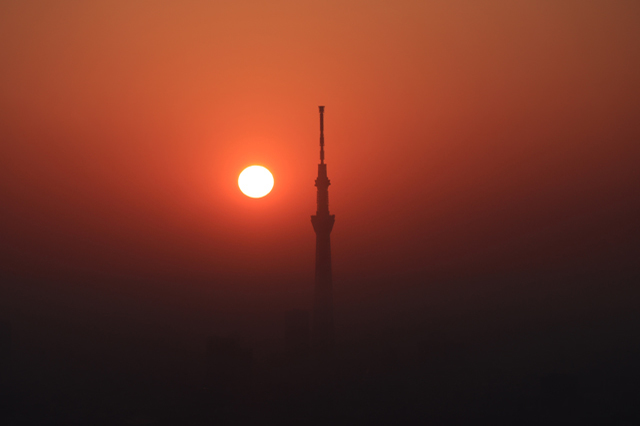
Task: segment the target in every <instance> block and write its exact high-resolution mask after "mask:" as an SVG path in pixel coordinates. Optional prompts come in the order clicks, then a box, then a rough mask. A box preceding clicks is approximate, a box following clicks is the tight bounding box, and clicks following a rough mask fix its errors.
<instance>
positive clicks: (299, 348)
mask: <svg viewBox="0 0 640 426" xmlns="http://www.w3.org/2000/svg"><path fill="white" fill-rule="evenodd" d="M309 344H310V340H309V312H308V311H305V310H301V309H294V310H291V311H287V312H285V315H284V345H285V353H286V356H287V358H288V359H290V360H300V359H305V358H307V357H308V356H309Z"/></svg>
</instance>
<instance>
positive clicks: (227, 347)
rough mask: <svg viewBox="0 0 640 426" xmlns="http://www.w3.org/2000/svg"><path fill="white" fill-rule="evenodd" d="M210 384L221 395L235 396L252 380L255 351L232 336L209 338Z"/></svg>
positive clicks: (208, 363) (207, 354) (207, 352)
mask: <svg viewBox="0 0 640 426" xmlns="http://www.w3.org/2000/svg"><path fill="white" fill-rule="evenodd" d="M206 358H207V367H208V384H209V386H210V388H211V389H212V390H213V391H214V392H215V393H217V394H218V395H219V396H227V397H235V396H237V394H238V392H240V391H242V390H243V389H244V388H246V387H247V385H248V383H249V381H250V380H251V370H252V364H253V353H252V351H251V349H248V348H245V347H243V346H241V345H240V344H239V343H238V341H237V340H236V339H234V338H232V337H220V336H212V337H210V338H209V339H208V340H207V347H206Z"/></svg>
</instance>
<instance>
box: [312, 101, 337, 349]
mask: <svg viewBox="0 0 640 426" xmlns="http://www.w3.org/2000/svg"><path fill="white" fill-rule="evenodd" d="M319 109H320V164H318V178H317V179H316V185H315V186H316V187H317V188H318V189H317V209H316V214H315V215H313V216H311V223H312V225H313V230H314V231H315V233H316V275H315V288H314V297H313V314H312V319H311V344H312V348H313V350H314V352H316V353H318V354H326V353H328V352H331V351H333V346H334V341H335V335H334V328H333V297H332V276H331V238H330V235H331V230H332V229H333V223H334V222H335V215H332V214H329V185H331V182H330V181H329V178H328V177H327V165H326V164H325V162H324V107H323V106H321V107H319Z"/></svg>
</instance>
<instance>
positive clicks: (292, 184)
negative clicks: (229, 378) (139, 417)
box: [0, 0, 640, 309]
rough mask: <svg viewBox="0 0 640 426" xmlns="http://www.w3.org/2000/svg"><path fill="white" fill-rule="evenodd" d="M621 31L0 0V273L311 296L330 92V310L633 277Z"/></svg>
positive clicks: (444, 14)
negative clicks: (318, 178) (261, 178)
mask: <svg viewBox="0 0 640 426" xmlns="http://www.w3.org/2000/svg"><path fill="white" fill-rule="evenodd" d="M638 22H640V3H638V2H637V1H635V0H628V1H622V0H616V1H612V0H606V1H605V0H602V1H595V0H589V1H585V0H579V1H577V0H576V1H562V2H558V1H556V0H548V1H546V0H537V1H533V0H523V1H513V0H504V1H499V0H486V1H477V0H473V1H457V0H447V1H444V0H434V1H406V0H404V1H403V0H394V1H373V0H368V1H353V0H340V1H334V0H327V1H321V2H317V1H313V2H311V1H299V0H296V1H293V0H291V1H282V0H270V1H246V0H242V1H238V0H234V1H222V0H217V1H213V2H207V1H196V0H184V1H180V2H175V1H160V0H153V1H141V0H140V1H116V0H113V1H105V2H97V1H90V2H86V1H85V2H80V1H68V0H65V1H62V0H61V1H56V2H49V1H20V2H10V1H4V2H2V3H1V4H0V58H1V59H0V62H1V63H2V66H1V67H0V140H1V145H0V196H1V199H2V203H1V206H0V214H1V218H2V223H3V226H2V227H1V228H0V238H1V239H2V264H1V267H2V269H3V270H4V274H5V275H6V276H11V277H14V278H16V277H17V278H16V279H30V280H35V281H37V280H40V281H42V282H56V283H57V284H51V286H50V288H52V290H51V294H60V292H61V291H62V289H63V288H64V289H67V290H68V288H71V286H72V284H69V283H72V282H73V283H76V284H73V285H75V286H76V287H80V288H81V287H83V286H97V287H98V288H100V290H99V291H98V294H100V295H101V296H100V297H107V294H113V295H116V296H113V297H121V294H130V293H135V294H138V297H140V298H145V296H144V295H145V294H165V293H162V292H166V294H170V295H172V296H171V297H173V299H172V300H171V301H168V300H170V298H169V297H168V296H166V300H165V299H163V303H165V304H169V305H171V304H172V303H173V304H179V303H184V306H192V305H195V304H197V303H201V304H202V306H205V305H207V304H211V303H213V302H212V301H213V300H217V301H219V303H221V304H222V303H223V302H222V301H227V302H229V303H231V304H233V303H239V304H242V306H249V307H254V308H256V309H259V308H260V306H261V304H265V303H267V302H265V300H266V301H271V302H273V301H274V300H280V301H281V302H277V303H276V302H273V303H275V305H277V306H280V305H282V306H284V305H287V303H290V304H291V303H293V304H296V303H297V304H300V303H307V301H308V297H309V296H310V294H311V285H312V280H313V261H314V248H315V243H314V238H315V237H314V234H313V230H312V227H311V222H310V215H311V214H313V213H314V212H315V188H314V186H313V181H314V179H315V175H316V172H317V168H316V164H317V162H318V109H317V106H318V105H325V106H326V113H325V134H326V158H327V163H328V172H329V177H330V179H331V181H332V186H331V187H330V209H331V212H332V213H334V214H336V224H335V227H334V231H333V234H332V244H333V246H332V250H333V256H334V257H333V266H334V277H335V278H334V281H335V283H336V284H335V285H336V292H337V295H336V297H337V298H338V300H351V301H353V300H355V299H354V298H357V297H362V298H363V299H375V298H376V297H379V296H376V295H380V294H386V295H388V294H389V293H393V292H398V291H402V289H403V288H413V287H416V286H418V287H420V286H422V287H426V288H428V287H429V286H431V285H432V284H433V283H434V282H438V281H443V280H444V281H443V282H446V280H454V279H458V280H478V279H480V277H489V276H492V274H493V275H495V274H498V275H500V274H502V275H504V274H507V275H509V274H511V275H517V276H527V277H528V276H535V275H536V274H540V273H545V272H548V271H555V272H556V273H560V274H573V273H578V272H580V273H582V272H584V271H585V270H594V271H599V272H601V273H607V272H610V271H616V273H625V271H626V272H629V271H632V272H634V273H637V259H638V255H639V254H640V250H638V241H639V240H640V231H639V226H638V217H639V213H640V201H639V197H638V189H639V188H638V183H639V182H640V167H638V164H640V79H639V78H638V76H640V54H639V52H640V50H639V48H640V26H639V25H638ZM251 164H261V165H264V166H266V167H268V168H269V169H270V170H271V171H272V173H273V174H274V177H275V181H276V183H275V187H274V190H273V192H272V193H271V194H270V195H269V196H267V197H265V198H264V199H260V200H254V199H249V198H247V197H245V196H244V195H242V194H241V193H240V191H239V189H238V187H237V184H236V180H237V176H238V174H239V173H240V171H241V170H242V169H243V168H244V167H246V166H248V165H251ZM621 271H622V272H621ZM35 281H34V282H35ZM60 282H64V283H66V284H60ZM98 282H104V283H111V284H95V283H98ZM125 282H126V283H128V284H126V285H125V284H122V283H125ZM136 282H137V283H140V282H144V283H145V284H132V283H136ZM91 283H93V284H91ZM113 283H120V284H113ZM480 285H482V284H480ZM76 287H74V288H76ZM460 291H465V290H464V289H462V287H461V290H460ZM523 291H524V290H523ZM47 294H49V293H47ZM118 295H120V296H118ZM176 295H180V296H179V297H177V296H176ZM285 295H286V296H285ZM24 297H25V298H27V299H28V297H27V296H24ZM47 297H48V296H47ZM61 297H62V296H61ZM176 297H177V298H176ZM181 297H182V298H183V299H184V300H189V301H190V302H186V301H184V300H183V299H180V298H181ZM385 297H386V296H385ZM25 300H26V299H25ZM176 300H178V301H176ZM180 300H182V302H180ZM283 300H286V302H284V301H283ZM69 303H71V302H69ZM225 303H226V302H225ZM345 303H346V302H345ZM353 303H355V302H353ZM190 304H192V305H190ZM185 309H186V308H185ZM203 309H204V308H203ZM443 309H446V308H443Z"/></svg>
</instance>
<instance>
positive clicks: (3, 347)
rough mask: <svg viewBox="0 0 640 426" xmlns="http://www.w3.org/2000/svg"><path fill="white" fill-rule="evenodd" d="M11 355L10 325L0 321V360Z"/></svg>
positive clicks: (7, 322)
mask: <svg viewBox="0 0 640 426" xmlns="http://www.w3.org/2000/svg"><path fill="white" fill-rule="evenodd" d="M10 353H11V323H10V322H9V321H3V320H0V360H2V361H4V360H6V359H7V358H9V354H10Z"/></svg>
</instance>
